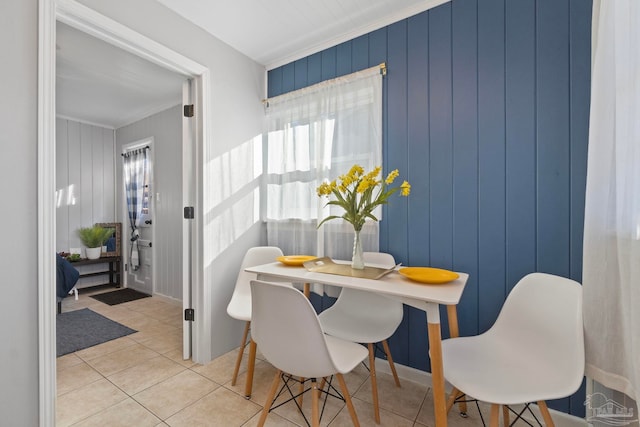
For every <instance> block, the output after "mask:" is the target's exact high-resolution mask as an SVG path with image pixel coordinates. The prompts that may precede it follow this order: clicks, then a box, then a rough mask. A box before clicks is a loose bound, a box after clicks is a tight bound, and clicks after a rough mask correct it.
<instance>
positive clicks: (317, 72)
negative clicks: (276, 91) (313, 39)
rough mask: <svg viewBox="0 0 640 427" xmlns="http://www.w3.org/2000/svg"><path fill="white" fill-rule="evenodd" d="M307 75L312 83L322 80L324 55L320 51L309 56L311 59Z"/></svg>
mask: <svg viewBox="0 0 640 427" xmlns="http://www.w3.org/2000/svg"><path fill="white" fill-rule="evenodd" d="M307 76H308V79H309V84H310V85H312V84H316V83H319V82H321V81H322V55H321V54H320V53H319V52H318V53H314V54H313V55H311V56H310V57H309V61H308V63H307ZM283 92H284V91H283Z"/></svg>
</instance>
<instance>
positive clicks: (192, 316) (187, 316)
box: [184, 308, 196, 322]
mask: <svg viewBox="0 0 640 427" xmlns="http://www.w3.org/2000/svg"><path fill="white" fill-rule="evenodd" d="M184 320H187V321H191V322H193V321H194V320H196V312H195V310H194V309H193V308H185V309H184Z"/></svg>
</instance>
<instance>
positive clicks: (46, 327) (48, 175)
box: [37, 0, 211, 427]
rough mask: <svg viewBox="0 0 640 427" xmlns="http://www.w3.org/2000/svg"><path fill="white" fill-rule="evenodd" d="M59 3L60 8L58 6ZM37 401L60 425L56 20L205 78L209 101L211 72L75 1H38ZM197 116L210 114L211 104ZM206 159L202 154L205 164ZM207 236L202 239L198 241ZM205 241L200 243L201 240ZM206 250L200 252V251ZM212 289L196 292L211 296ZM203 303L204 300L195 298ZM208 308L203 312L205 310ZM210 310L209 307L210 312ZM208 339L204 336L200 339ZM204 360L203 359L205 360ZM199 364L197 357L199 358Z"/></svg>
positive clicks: (197, 226)
mask: <svg viewBox="0 0 640 427" xmlns="http://www.w3.org/2000/svg"><path fill="white" fill-rule="evenodd" d="M56 6H57V8H56ZM38 17H39V24H38V153H37V154H38V200H37V204H38V207H37V209H38V308H39V318H38V348H39V355H38V361H39V373H38V400H39V408H38V410H39V416H38V418H39V420H40V422H39V423H40V424H39V425H40V426H41V427H48V426H54V424H55V418H56V417H55V415H56V413H55V399H56V368H55V366H56V359H55V355H56V351H55V337H56V333H55V316H56V302H55V301H56V298H55V286H54V284H55V265H54V256H53V254H54V253H55V233H56V230H55V210H54V206H55V158H56V153H55V121H56V120H55V115H56V110H55V75H56V69H55V64H56V49H55V40H56V20H60V21H61V22H64V23H66V24H68V25H70V26H72V27H74V28H77V29H79V30H81V31H84V32H87V33H89V34H91V35H92V36H94V37H98V38H99V39H101V40H104V41H106V42H109V43H111V44H114V45H116V46H118V47H120V48H122V49H125V50H127V51H128V52H131V53H134V54H136V55H138V56H141V57H143V58H145V59H147V60H149V61H151V62H153V63H155V64H158V65H161V66H163V67H164V68H167V69H169V70H171V71H174V72H178V73H181V74H184V75H186V76H191V77H195V78H196V79H202V80H203V82H204V84H202V85H201V88H202V89H203V90H205V91H206V92H203V93H200V94H199V96H201V97H202V99H203V104H204V105H207V104H208V103H209V102H210V97H211V93H210V92H209V87H210V86H209V71H208V68H207V67H205V66H203V65H200V64H198V63H196V62H194V61H192V60H191V59H189V58H187V57H185V56H182V55H181V54H179V53H177V52H175V51H173V50H171V49H169V48H166V47H164V46H162V45H161V44H159V43H157V42H155V41H153V40H151V39H149V38H147V37H145V36H143V35H141V34H139V33H137V32H135V31H133V30H131V29H129V28H127V27H125V26H124V25H122V24H119V23H118V22H116V21H113V20H112V19H110V18H107V17H105V16H103V15H100V14H98V13H97V12H95V11H93V10H92V9H89V8H87V7H85V6H82V5H80V4H79V3H77V2H76V1H73V0H39V3H38ZM202 110H203V111H202V112H196V115H197V116H199V115H200V114H205V112H208V111H209V109H208V108H206V109H205V108H203V109H202ZM210 126H211V118H209V117H207V116H200V121H199V128H200V129H199V136H202V138H198V139H197V140H196V148H197V150H198V151H199V152H202V147H203V146H207V147H209V146H211V141H210V132H209V130H208V128H209V127H210ZM201 159H202V157H198V160H199V161H200V162H201V161H202V160H201ZM198 169H199V172H198V175H197V176H196V177H195V180H196V182H195V186H196V187H198V188H199V190H198V193H197V194H198V197H197V199H196V200H195V202H194V205H195V206H196V210H197V211H198V212H199V213H200V211H201V206H202V204H201V201H202V197H201V194H202V190H201V188H200V187H202V184H201V181H202V171H201V169H202V165H199V167H198ZM201 231H202V218H199V220H198V221H197V222H195V223H194V229H193V234H194V236H200V235H202V232H201ZM197 240H202V239H197ZM200 244H201V243H200ZM200 253H201V252H200ZM193 261H194V262H193V266H192V268H193V270H194V271H195V272H198V274H197V275H196V276H195V279H196V280H194V286H195V288H196V289H199V288H203V287H204V284H203V282H202V271H203V262H202V256H198V257H196V258H194V260H193ZM209 293H210V290H208V289H207V290H205V291H204V292H199V293H198V292H196V293H195V297H196V298H198V297H200V296H201V294H204V295H208V294H209ZM196 303H198V304H199V305H203V303H202V302H201V301H196ZM204 313H205V310H202V314H204ZM208 313H209V314H210V310H209V311H208ZM201 320H202V322H199V323H195V325H194V340H193V346H194V348H196V349H198V348H199V347H200V346H203V345H206V346H207V347H206V348H205V349H204V350H201V351H200V353H203V354H205V355H206V354H210V352H211V337H210V335H211V324H210V323H211V322H210V320H209V321H204V318H202V319H201ZM201 337H202V338H203V339H202V340H201V339H200V338H201ZM203 360H204V359H203ZM194 361H196V362H198V360H196V359H194Z"/></svg>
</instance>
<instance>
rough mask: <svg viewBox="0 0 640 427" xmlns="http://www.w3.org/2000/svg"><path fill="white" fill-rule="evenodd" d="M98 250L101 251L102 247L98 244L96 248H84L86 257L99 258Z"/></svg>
mask: <svg viewBox="0 0 640 427" xmlns="http://www.w3.org/2000/svg"><path fill="white" fill-rule="evenodd" d="M100 252H102V248H101V247H100V246H98V247H97V248H86V249H85V253H86V254H87V258H88V259H98V258H100Z"/></svg>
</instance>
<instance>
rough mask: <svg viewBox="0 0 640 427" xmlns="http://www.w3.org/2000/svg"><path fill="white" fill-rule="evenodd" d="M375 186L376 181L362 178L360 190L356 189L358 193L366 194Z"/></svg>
mask: <svg viewBox="0 0 640 427" xmlns="http://www.w3.org/2000/svg"><path fill="white" fill-rule="evenodd" d="M374 185H376V180H375V179H367V178H366V177H365V178H362V180H361V181H360V184H358V188H357V189H356V191H357V192H358V193H364V192H365V191H367V189H369V188H371V187H373V186H374Z"/></svg>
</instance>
